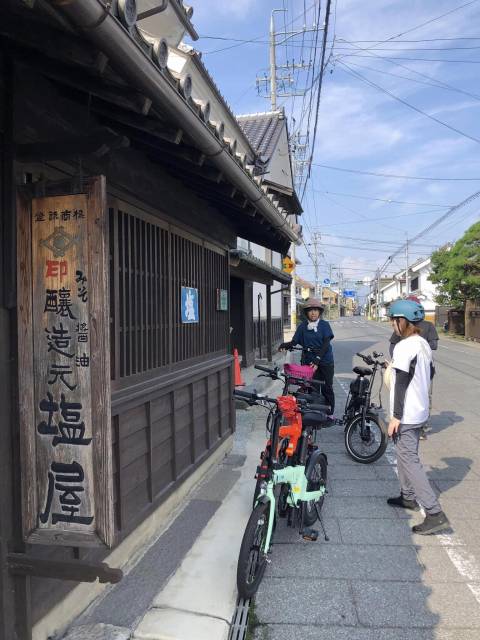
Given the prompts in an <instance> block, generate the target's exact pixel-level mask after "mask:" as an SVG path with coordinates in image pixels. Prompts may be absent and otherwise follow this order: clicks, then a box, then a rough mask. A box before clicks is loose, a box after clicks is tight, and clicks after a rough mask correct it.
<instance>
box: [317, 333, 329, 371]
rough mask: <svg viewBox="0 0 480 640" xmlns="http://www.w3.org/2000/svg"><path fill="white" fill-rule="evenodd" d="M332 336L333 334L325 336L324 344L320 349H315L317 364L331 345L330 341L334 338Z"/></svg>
mask: <svg viewBox="0 0 480 640" xmlns="http://www.w3.org/2000/svg"><path fill="white" fill-rule="evenodd" d="M332 338H333V336H332V337H330V338H324V339H323V344H322V346H321V347H319V348H318V349H315V360H314V362H315V364H319V363H320V360H321V359H322V358H323V356H324V355H325V354H326V353H327V351H328V347H329V346H330V341H331V340H332Z"/></svg>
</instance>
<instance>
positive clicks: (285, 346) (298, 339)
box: [278, 325, 302, 351]
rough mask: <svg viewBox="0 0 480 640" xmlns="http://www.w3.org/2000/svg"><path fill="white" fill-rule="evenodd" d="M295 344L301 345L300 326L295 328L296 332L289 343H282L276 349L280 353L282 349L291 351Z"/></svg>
mask: <svg viewBox="0 0 480 640" xmlns="http://www.w3.org/2000/svg"><path fill="white" fill-rule="evenodd" d="M296 344H302V325H299V326H298V327H297V330H296V331H295V333H294V334H293V338H292V339H291V340H290V342H282V344H281V345H280V346H279V347H278V348H279V350H280V351H282V350H283V349H291V348H292V347H294V346H295V345H296Z"/></svg>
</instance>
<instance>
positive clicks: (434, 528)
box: [412, 511, 450, 536]
mask: <svg viewBox="0 0 480 640" xmlns="http://www.w3.org/2000/svg"><path fill="white" fill-rule="evenodd" d="M444 529H450V522H449V521H448V518H447V516H446V515H445V514H444V513H443V511H439V512H438V513H433V514H430V513H427V515H426V516H425V520H424V521H423V522H422V523H421V524H416V525H415V526H414V527H412V531H413V533H418V534H419V535H421V536H428V535H430V534H431V533H439V532H440V531H443V530H444Z"/></svg>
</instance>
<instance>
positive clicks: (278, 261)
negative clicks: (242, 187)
mask: <svg viewBox="0 0 480 640" xmlns="http://www.w3.org/2000/svg"><path fill="white" fill-rule="evenodd" d="M272 267H276V268H277V269H281V268H282V255H281V254H280V253H277V252H276V251H272Z"/></svg>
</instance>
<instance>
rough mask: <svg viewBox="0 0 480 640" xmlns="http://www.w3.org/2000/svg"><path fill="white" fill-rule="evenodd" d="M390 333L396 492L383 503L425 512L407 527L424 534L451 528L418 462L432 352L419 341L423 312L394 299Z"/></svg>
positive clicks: (391, 432)
mask: <svg viewBox="0 0 480 640" xmlns="http://www.w3.org/2000/svg"><path fill="white" fill-rule="evenodd" d="M388 315H389V316H390V320H391V322H392V326H393V329H394V331H395V333H396V334H397V335H398V336H400V337H401V338H402V339H401V341H400V342H398V343H397V344H396V345H395V348H394V350H393V359H392V383H391V387H390V413H391V419H390V423H389V425H388V435H389V436H390V437H392V438H393V439H394V442H395V446H396V451H397V468H398V479H399V480H400V490H401V493H400V495H399V496H398V497H397V498H389V499H388V500H387V502H388V504H389V505H391V506H393V507H403V508H404V509H411V510H414V511H417V510H418V509H419V503H420V504H421V505H422V506H423V508H424V509H425V513H426V516H425V520H424V521H423V522H422V523H421V524H419V525H416V526H414V527H413V528H412V531H413V532H414V533H419V534H422V535H427V534H430V533H437V532H438V531H443V530H444V529H448V528H449V527H450V523H449V521H448V518H447V517H446V515H445V514H444V513H443V511H442V508H441V506H440V504H439V502H438V499H437V496H436V495H435V492H434V491H433V489H432V487H431V485H430V483H429V481H428V478H427V475H426V473H425V470H424V468H423V466H422V464H421V462H420V459H419V457H418V443H419V439H420V432H421V429H422V427H423V425H424V424H425V423H426V421H427V420H428V415H429V408H428V390H429V387H430V382H431V376H432V351H431V349H430V347H429V345H428V343H427V341H426V340H425V339H424V338H422V337H421V336H420V329H419V327H418V322H420V321H421V320H423V318H424V316H425V312H424V310H423V307H422V305H421V304H419V303H418V302H414V301H413V300H396V301H395V302H394V303H393V304H392V305H391V306H390V309H389V310H388Z"/></svg>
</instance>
